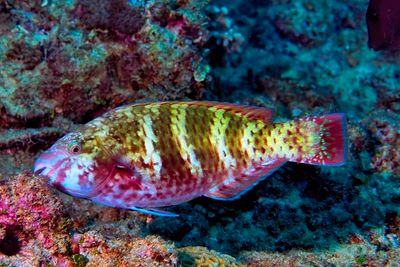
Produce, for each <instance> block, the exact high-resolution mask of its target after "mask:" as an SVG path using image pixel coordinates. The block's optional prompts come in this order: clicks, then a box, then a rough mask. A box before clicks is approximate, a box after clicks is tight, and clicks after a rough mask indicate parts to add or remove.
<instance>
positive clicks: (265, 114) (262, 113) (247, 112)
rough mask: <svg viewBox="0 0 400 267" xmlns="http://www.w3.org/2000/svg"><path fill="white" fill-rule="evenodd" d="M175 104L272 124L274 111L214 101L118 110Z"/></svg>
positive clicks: (148, 103) (142, 104) (178, 102)
mask: <svg viewBox="0 0 400 267" xmlns="http://www.w3.org/2000/svg"><path fill="white" fill-rule="evenodd" d="M174 104H182V105H189V106H198V107H208V108H215V109H222V110H225V111H230V112H233V113H236V114H240V115H242V116H245V117H247V118H249V119H253V120H262V121H264V122H270V121H271V120H272V117H273V111H272V110H271V109H269V108H264V107H252V106H245V105H238V104H232V103H224V102H214V101H166V102H143V103H136V104H132V105H127V106H121V107H118V108H117V109H121V108H124V107H128V106H145V105H174Z"/></svg>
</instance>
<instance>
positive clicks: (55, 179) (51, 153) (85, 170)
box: [34, 132, 112, 198]
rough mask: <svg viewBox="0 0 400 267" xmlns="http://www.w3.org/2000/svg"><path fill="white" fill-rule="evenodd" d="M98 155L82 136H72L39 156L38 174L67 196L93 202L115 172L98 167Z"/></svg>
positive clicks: (35, 169)
mask: <svg viewBox="0 0 400 267" xmlns="http://www.w3.org/2000/svg"><path fill="white" fill-rule="evenodd" d="M98 153H99V152H98V151H97V150H96V148H95V147H93V144H92V143H91V142H90V141H89V140H88V139H87V138H85V137H84V135H83V134H82V133H80V132H73V133H69V134H67V135H65V136H64V137H62V138H61V139H60V140H58V141H57V142H56V143H55V144H53V145H52V146H51V147H50V148H49V149H48V150H46V151H45V152H43V153H42V154H41V155H40V156H39V158H38V159H37V160H36V162H35V164H34V172H35V173H36V174H40V175H42V176H45V177H47V179H48V183H49V184H50V185H52V186H54V187H55V188H57V189H59V190H60V191H63V192H64V193H67V194H69V195H72V196H75V197H82V198H89V197H90V196H92V195H94V194H96V190H97V189H98V188H99V187H100V185H101V184H102V182H103V181H105V179H106V178H107V177H108V176H109V175H110V174H111V172H112V168H108V167H107V166H104V164H99V163H98V160H97V159H96V158H97V157H98Z"/></svg>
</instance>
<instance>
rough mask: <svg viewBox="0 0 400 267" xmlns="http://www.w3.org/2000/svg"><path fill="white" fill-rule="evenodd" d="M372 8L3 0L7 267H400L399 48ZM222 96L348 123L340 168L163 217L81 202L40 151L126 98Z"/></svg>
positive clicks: (289, 169) (2, 204)
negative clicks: (41, 172)
mask: <svg viewBox="0 0 400 267" xmlns="http://www.w3.org/2000/svg"><path fill="white" fill-rule="evenodd" d="M367 5H368V1H367V0H352V1H345V0H338V1H321V0H296V1H289V0H236V1H233V0H232V1H228V0H225V1H223V0H212V1H211V2H208V1H205V0H198V1H196V0H159V1H152V0H148V1H140V0H137V1H125V0H114V1H111V0H102V1H90V0H64V1H52V0H29V1H28V0H14V1H13V0H3V1H0V266H242V265H244V266H246V265H247V266H400V164H399V163H400V149H399V148H400V139H399V135H400V130H399V122H400V115H399V112H400V94H399V92H400V89H399V87H400V83H399V81H400V71H399V70H400V69H399V63H400V54H399V52H389V51H384V52H374V51H373V50H372V49H370V48H368V46H367V29H366V24H365V11H366V8H367ZM189 99H196V100H217V101H225V102H232V103H240V104H248V105H255V106H265V107H269V108H273V109H274V111H275V114H276V120H286V119H292V118H295V117H300V116H303V117H304V116H308V115H311V114H312V115H316V114H317V115H318V114H324V113H328V112H337V111H341V112H345V113H346V114H347V119H348V135H349V151H350V153H349V161H348V163H347V164H346V165H344V166H341V167H317V166H309V165H300V164H294V163H289V164H286V165H285V166H284V167H282V168H281V169H280V170H278V171H277V172H276V173H275V174H273V175H272V176H270V177H269V178H268V179H266V180H264V181H262V182H261V183H259V184H258V185H257V186H256V187H255V188H253V189H252V190H250V191H249V192H248V193H247V194H246V195H244V196H243V197H242V198H241V199H239V200H236V201H233V202H219V201H216V200H211V199H208V198H198V199H195V200H193V201H190V202H189V203H185V204H182V205H178V206H175V207H171V208H169V210H170V211H173V212H176V213H179V214H180V217H178V218H165V217H153V216H150V215H145V214H141V213H137V212H133V211H126V210H118V209H112V208H106V207H102V206H99V205H95V204H93V203H91V202H89V201H86V200H79V199H74V198H72V197H70V196H67V195H65V194H63V193H60V192H58V191H57V190H55V189H53V188H50V187H48V186H47V185H46V184H45V182H44V181H43V180H42V179H41V178H40V177H36V176H34V175H33V174H32V171H31V170H32V165H33V161H34V159H35V157H37V155H38V154H39V153H40V152H41V151H43V150H44V149H46V148H48V147H49V146H50V145H51V144H53V143H54V142H55V141H56V140H57V139H58V138H60V137H61V136H62V135H63V134H65V133H67V132H68V131H70V130H72V129H74V127H76V126H77V125H79V124H83V123H85V122H87V121H89V120H91V119H92V118H94V117H96V116H99V115H101V114H102V113H104V112H105V111H107V110H110V109H112V108H114V107H117V106H119V105H122V104H125V103H132V102H135V101H149V100H151V101H155V100H189Z"/></svg>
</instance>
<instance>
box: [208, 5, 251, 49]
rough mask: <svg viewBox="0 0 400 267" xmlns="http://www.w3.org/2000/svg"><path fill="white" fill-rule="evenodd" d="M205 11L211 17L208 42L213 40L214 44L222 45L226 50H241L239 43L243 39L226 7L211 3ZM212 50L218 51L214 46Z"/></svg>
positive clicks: (240, 43)
mask: <svg viewBox="0 0 400 267" xmlns="http://www.w3.org/2000/svg"><path fill="white" fill-rule="evenodd" d="M207 13H208V15H209V16H210V19H211V23H210V26H209V29H210V36H211V38H210V40H209V42H210V43H212V42H215V45H216V46H220V47H222V48H223V49H224V50H226V51H227V52H241V49H242V48H241V45H242V43H243V42H244V41H245V39H244V37H243V35H242V34H241V33H240V32H239V31H238V29H237V27H235V25H234V22H233V20H232V19H231V18H230V17H229V10H228V8H227V7H219V6H213V5H211V6H209V7H208V9H207ZM213 50H215V52H217V51H220V49H216V48H213ZM220 56H221V55H220Z"/></svg>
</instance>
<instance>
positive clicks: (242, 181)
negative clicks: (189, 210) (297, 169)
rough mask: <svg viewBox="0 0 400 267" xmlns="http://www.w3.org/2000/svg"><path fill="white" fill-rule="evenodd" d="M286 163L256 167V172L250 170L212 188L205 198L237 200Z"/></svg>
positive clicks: (272, 161) (274, 162) (265, 164)
mask: <svg viewBox="0 0 400 267" xmlns="http://www.w3.org/2000/svg"><path fill="white" fill-rule="evenodd" d="M285 162H286V160H283V159H277V160H271V161H268V162H265V163H263V164H261V165H260V166H256V167H254V170H253V169H251V170H248V171H247V172H245V173H243V174H240V175H237V176H235V177H232V178H229V179H228V180H226V181H224V182H223V183H221V184H219V185H217V186H215V187H213V188H211V189H210V190H209V191H208V193H207V194H205V195H204V196H206V197H209V198H213V199H217V200H236V199H238V198H240V197H241V196H242V195H243V194H245V193H246V192H247V191H249V190H250V189H252V188H253V187H254V186H255V185H257V184H258V183H259V182H261V181H262V180H264V179H265V178H267V177H268V176H269V175H270V174H272V173H273V172H274V171H275V170H277V169H278V168H279V167H281V166H282V165H283V164H284V163H285Z"/></svg>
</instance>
